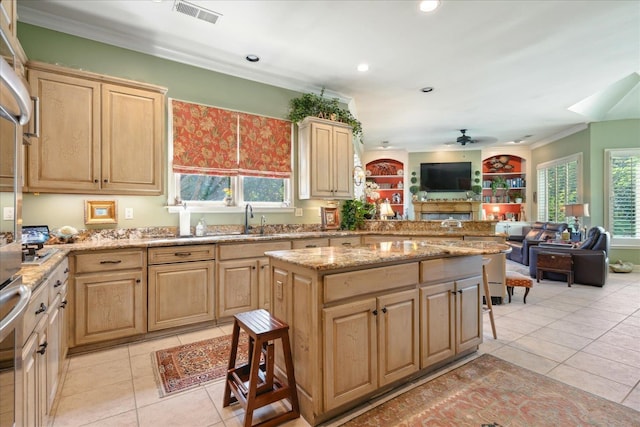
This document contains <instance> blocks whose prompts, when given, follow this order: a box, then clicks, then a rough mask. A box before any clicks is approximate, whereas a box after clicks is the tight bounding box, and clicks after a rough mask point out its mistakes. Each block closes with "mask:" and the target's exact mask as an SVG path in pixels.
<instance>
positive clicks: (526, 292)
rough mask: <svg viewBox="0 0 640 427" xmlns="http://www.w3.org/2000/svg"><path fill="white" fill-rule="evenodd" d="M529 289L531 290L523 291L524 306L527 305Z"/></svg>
mask: <svg viewBox="0 0 640 427" xmlns="http://www.w3.org/2000/svg"><path fill="white" fill-rule="evenodd" d="M529 289H531V288H526V289H525V291H524V303H525V304H526V303H527V295H529Z"/></svg>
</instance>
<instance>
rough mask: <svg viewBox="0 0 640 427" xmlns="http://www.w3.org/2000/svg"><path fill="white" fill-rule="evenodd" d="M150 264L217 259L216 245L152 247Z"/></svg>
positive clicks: (149, 251) (149, 256)
mask: <svg viewBox="0 0 640 427" xmlns="http://www.w3.org/2000/svg"><path fill="white" fill-rule="evenodd" d="M148 258H149V264H169V263H174V262H184V261H205V260H210V259H215V245H190V246H169V247H166V248H150V249H149V250H148Z"/></svg>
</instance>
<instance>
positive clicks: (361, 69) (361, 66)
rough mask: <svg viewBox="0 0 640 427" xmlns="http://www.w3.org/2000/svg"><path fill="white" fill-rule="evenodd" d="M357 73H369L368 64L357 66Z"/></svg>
mask: <svg viewBox="0 0 640 427" xmlns="http://www.w3.org/2000/svg"><path fill="white" fill-rule="evenodd" d="M358 71H360V72H361V73H364V72H365V71H369V64H364V63H363V64H358Z"/></svg>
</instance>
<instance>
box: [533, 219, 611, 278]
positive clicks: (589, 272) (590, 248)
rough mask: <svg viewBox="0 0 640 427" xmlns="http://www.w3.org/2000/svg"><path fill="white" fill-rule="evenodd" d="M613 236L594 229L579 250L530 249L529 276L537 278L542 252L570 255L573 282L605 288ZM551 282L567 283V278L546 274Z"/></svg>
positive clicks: (537, 247)
mask: <svg viewBox="0 0 640 427" xmlns="http://www.w3.org/2000/svg"><path fill="white" fill-rule="evenodd" d="M610 247H611V235H610V234H609V232H608V231H606V230H605V229H604V228H602V227H593V228H591V229H590V230H589V232H588V233H587V239H586V240H585V241H584V242H582V243H581V244H580V245H579V246H578V247H577V248H565V247H558V248H555V247H553V248H551V247H545V246H533V247H530V248H529V261H530V263H529V275H530V276H531V277H534V278H535V277H536V264H537V263H538V254H539V253H540V252H557V253H570V254H571V255H572V260H573V267H572V269H573V281H574V283H580V284H583V285H593V286H603V285H604V284H605V282H606V281H607V273H608V272H609V249H610ZM544 277H545V278H546V279H550V280H562V281H566V280H567V276H566V275H565V274H560V273H552V272H545V273H544Z"/></svg>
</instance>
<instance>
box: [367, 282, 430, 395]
mask: <svg viewBox="0 0 640 427" xmlns="http://www.w3.org/2000/svg"><path fill="white" fill-rule="evenodd" d="M377 312H378V314H377V318H378V355H379V360H378V363H379V372H380V374H379V383H378V386H379V387H380V386H384V385H386V384H389V383H391V382H393V381H395V380H398V379H400V378H403V377H406V376H408V375H411V374H412V373H414V372H416V371H418V369H419V365H420V361H419V351H418V345H419V344H418V337H419V335H420V334H419V332H418V331H419V324H418V323H419V311H418V290H417V289H412V290H410V291H404V292H397V293H394V294H390V295H386V296H383V297H379V298H378V309H377Z"/></svg>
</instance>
